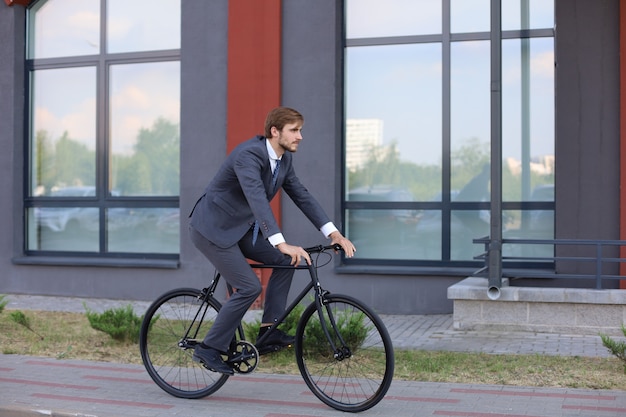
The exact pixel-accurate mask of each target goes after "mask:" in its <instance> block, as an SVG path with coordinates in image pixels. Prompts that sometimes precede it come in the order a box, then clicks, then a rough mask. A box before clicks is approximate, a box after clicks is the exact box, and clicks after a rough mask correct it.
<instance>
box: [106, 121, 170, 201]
mask: <svg viewBox="0 0 626 417" xmlns="http://www.w3.org/2000/svg"><path fill="white" fill-rule="evenodd" d="M134 150H135V152H134V153H133V154H132V155H130V156H124V155H114V156H113V163H112V168H111V171H112V173H111V174H112V178H113V184H112V187H113V188H114V189H116V190H119V191H120V193H121V194H122V195H178V192H179V174H180V161H179V159H180V133H179V126H178V124H174V123H172V122H170V121H168V120H166V119H164V118H161V117H160V118H158V119H157V120H156V121H155V122H154V124H153V125H152V127H151V128H149V129H146V128H142V129H140V130H139V133H138V135H137V143H136V144H135V147H134Z"/></svg>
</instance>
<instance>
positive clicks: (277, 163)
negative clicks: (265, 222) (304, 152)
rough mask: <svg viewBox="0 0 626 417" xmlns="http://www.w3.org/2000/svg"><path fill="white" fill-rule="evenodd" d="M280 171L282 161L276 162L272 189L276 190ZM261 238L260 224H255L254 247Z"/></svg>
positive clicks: (253, 231) (253, 233)
mask: <svg viewBox="0 0 626 417" xmlns="http://www.w3.org/2000/svg"><path fill="white" fill-rule="evenodd" d="M279 170H280V159H277V160H276V167H275V168H274V172H273V173H272V188H273V190H276V180H277V179H278V171H279ZM258 237H259V222H258V221H255V222H254V229H252V246H254V244H255V243H256V240H257V238H258Z"/></svg>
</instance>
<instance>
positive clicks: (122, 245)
mask: <svg viewBox="0 0 626 417" xmlns="http://www.w3.org/2000/svg"><path fill="white" fill-rule="evenodd" d="M5 3H6V7H5V6H3V7H0V35H1V36H2V42H1V43H0V58H1V59H0V92H1V94H0V144H1V145H2V149H3V152H1V153H0V170H1V172H2V175H1V176H0V178H1V179H0V190H1V191H2V194H3V195H4V198H2V199H0V207H1V208H2V210H1V212H2V213H3V214H4V215H3V216H2V218H1V219H0V231H2V233H1V234H0V254H1V255H0V270H1V271H2V272H1V273H0V293H4V294H10V293H25V294H45V295H63V296H78V297H102V298H117V299H138V300H151V299H154V298H155V297H156V296H157V295H159V294H161V293H162V292H164V291H166V290H168V289H171V288H175V287H180V286H192V287H200V286H203V285H204V284H206V283H207V281H208V280H209V279H210V278H211V276H212V274H213V267H212V266H211V265H210V264H209V263H208V261H207V260H206V259H205V258H204V257H203V256H202V255H201V254H200V253H199V252H198V251H197V250H196V249H195V248H194V247H193V245H192V244H191V242H190V241H189V239H188V235H187V221H186V219H187V215H188V213H189V212H190V211H191V209H192V207H193V205H194V203H195V201H196V200H197V198H198V197H199V196H200V195H201V194H202V191H203V189H204V187H205V186H206V185H207V183H208V181H209V180H210V179H211V177H212V176H213V174H214V173H215V172H216V171H217V169H218V168H219V166H220V163H221V161H222V160H223V159H224V157H225V155H226V154H227V153H228V152H229V151H230V150H231V149H232V148H233V147H234V146H236V144H238V143H240V142H242V141H244V140H246V139H248V138H249V137H252V136H253V135H255V134H258V133H262V126H263V120H264V117H265V114H266V112H267V111H268V110H269V109H271V108H272V107H274V106H277V105H286V106H290V107H294V108H296V109H298V110H299V111H301V112H302V113H303V114H304V117H305V120H306V122H305V128H304V141H303V142H302V145H301V146H300V149H299V152H298V153H297V154H296V156H295V160H296V167H297V172H298V174H299V176H300V179H301V180H302V182H303V183H304V184H305V185H306V186H307V188H309V190H310V191H311V192H312V193H313V194H314V195H316V196H317V197H318V199H319V201H320V203H321V204H322V206H323V207H324V208H325V209H326V210H327V212H328V213H329V214H330V215H331V217H332V218H333V219H334V220H335V223H336V224H337V225H339V226H340V227H341V228H342V229H343V230H344V232H345V233H346V234H347V235H348V237H350V238H351V239H352V240H353V241H355V243H356V244H357V251H358V256H357V257H356V258H355V259H350V260H346V259H341V257H337V258H336V259H335V260H334V261H333V262H331V264H330V265H327V266H326V267H325V268H324V269H322V271H323V277H324V278H325V279H324V283H325V284H326V286H327V287H328V289H330V290H331V291H335V292H341V293H347V294H350V295H353V296H355V297H357V298H359V299H362V300H363V301H365V302H366V303H368V304H370V305H372V306H373V307H374V308H375V309H377V310H378V311H379V312H381V313H389V314H437V313H449V312H450V311H451V309H452V303H451V301H450V300H448V299H447V298H446V289H447V288H448V287H449V286H450V285H452V284H454V283H456V282H458V281H459V280H461V279H463V278H465V277H466V276H468V275H470V274H471V273H472V272H474V271H476V270H477V269H478V268H480V266H481V263H480V261H477V260H475V259H474V256H475V255H476V254H477V253H478V252H480V251H481V249H480V247H476V245H473V244H472V239H473V238H478V237H481V236H483V235H486V234H489V231H490V229H489V227H490V215H489V209H490V208H491V205H490V201H489V200H490V198H492V197H491V196H492V195H493V194H490V193H489V181H488V178H487V179H485V175H487V176H488V175H489V174H490V173H491V174H492V175H493V172H494V170H497V171H496V172H500V174H501V178H502V196H501V198H502V204H503V216H502V218H503V220H502V223H503V227H502V228H503V230H502V233H503V234H504V235H506V233H507V232H509V233H511V234H512V235H514V234H515V233H517V236H521V237H537V236H538V237H542V238H567V239H620V238H624V236H626V231H623V230H622V228H623V226H622V225H623V224H624V222H623V221H622V219H623V218H626V215H625V214H624V213H623V210H624V207H625V206H626V204H624V203H623V201H626V200H623V199H624V198H626V197H624V196H626V192H624V191H622V189H623V187H622V183H623V182H624V179H623V177H622V175H624V174H623V173H622V168H621V167H622V162H621V161H622V160H625V159H626V157H624V156H622V149H623V147H622V146H621V141H622V140H624V139H626V133H625V132H623V131H622V130H621V129H622V127H621V124H620V116H621V113H620V112H623V111H624V110H623V108H624V107H625V106H622V105H621V103H623V100H625V98H624V97H626V94H625V93H622V92H621V91H620V85H621V86H623V85H626V83H625V82H623V80H625V79H626V78H623V77H624V76H623V75H622V74H624V73H626V71H625V70H624V69H623V65H621V64H620V52H622V55H624V54H623V51H624V50H625V49H624V48H626V47H625V45H626V42H624V40H623V39H624V35H623V34H622V32H623V29H622V28H624V27H626V25H625V24H624V22H625V21H626V17H624V16H626V5H625V4H624V1H620V0H602V1H597V0H596V1H594V0H575V1H564V0H556V1H554V3H552V2H543V3H542V4H543V6H541V5H537V4H535V3H537V2H529V1H527V0H519V1H515V2H502V3H505V5H502V4H501V3H500V2H498V1H493V0H483V1H476V2H474V3H475V6H473V7H474V8H473V9H472V8H471V7H470V9H469V10H465V9H464V8H463V4H464V3H463V2H458V1H455V0H422V1H408V2H407V1H401V0H397V1H394V2H392V3H389V4H387V3H388V2H385V4H386V6H385V10H373V11H374V12H375V13H372V8H376V7H377V6H376V4H377V2H368V1H365V0H363V1H361V2H359V0H346V1H334V0H323V1H315V2H311V1H306V0H282V1H281V0H268V1H263V2H258V1H254V0H231V1H228V0H212V1H203V0H180V1H179V2H176V1H137V2H133V5H132V7H131V6H130V5H128V4H126V2H123V1H119V0H89V1H84V0H83V1H73V0H38V1H30V2H29V1H10V0H5ZM510 4H514V5H515V7H514V8H513V9H514V10H510V9H509V8H508V7H509V6H510ZM546 4H547V5H548V7H547V8H546V7H545V5H546ZM494 9H501V13H500V14H498V16H501V17H500V18H498V19H495V20H494V19H493V16H492V14H491V10H494ZM389 10H391V11H392V12H393V13H390V15H386V14H385V13H386V12H387V11H389ZM520 10H521V11H520ZM368 12H369V13H368ZM394 13H395V14H394ZM411 13H413V14H411ZM406 16H409V17H406ZM410 16H413V18H410ZM463 16H466V17H465V18H463ZM476 16H478V17H479V18H476ZM510 16H514V20H515V23H511V21H509V20H508V18H509V17H510ZM470 17H471V19H470ZM71 18H74V19H75V20H71V21H70V19H71ZM63 19H67V24H65V23H64V24H61V23H60V22H65V20H63ZM470 21H471V23H472V24H471V25H470V24H469V23H468V22H470ZM433 22H435V24H433ZM477 22H478V23H477ZM520 22H521V23H520ZM431 24H432V26H431ZM497 27H500V28H501V29H502V31H501V32H500V31H494V28H497ZM68 28H69V29H68ZM385 28H387V29H385ZM405 28H406V29H405ZM423 28H425V29H424V30H422V29H423ZM53 29H54V30H53ZM70 29H71V30H70ZM59 30H60V33H59ZM494 33H498V34H500V35H498V36H494ZM500 44H501V45H502V47H501V48H497V47H494V45H500ZM509 50H513V51H515V54H514V56H513V57H509V55H507V53H508V51H509ZM520 51H521V52H520ZM430 56H434V57H435V58H433V59H432V60H429V59H430V58H428V57H430ZM411 59H412V60H411ZM405 60H406V61H405ZM494 62H495V63H500V64H501V65H497V66H496V67H497V68H496V70H494V66H493V63H494ZM390 69H393V71H389V70H390ZM366 70H372V72H371V73H367V72H366ZM376 71H378V72H376ZM415 74H419V76H416V75H415ZM511 78H512V79H515V80H518V79H519V80H521V81H516V83H518V84H515V85H517V86H518V87H519V90H520V91H521V92H520V93H515V94H514V96H515V100H516V105H515V106H513V107H514V108H513V110H511V107H509V106H508V104H507V103H508V102H507V101H506V100H507V98H508V97H509V96H510V94H509V93H508V90H506V87H502V86H503V85H506V82H507V81H508V80H510V79H511ZM524 80H526V81H524ZM546 80H547V81H546ZM620 80H621V81H620ZM433 85H434V86H436V88H435V89H433V90H431V87H432V86H433ZM525 86H526V87H525ZM621 88H624V87H621ZM494 93H495V97H496V101H495V102H497V100H498V99H500V100H501V103H502V105H501V106H500V107H497V108H496V107H494ZM498 93H499V94H500V95H498ZM507 94H509V95H507ZM524 94H527V95H528V96H527V97H526V98H524V97H525V96H524ZM68 103H73V104H72V105H70V104H68ZM72 106H74V107H72ZM368 106H369V107H368ZM377 106H378V107H377ZM394 106H395V107H394ZM494 109H495V110H494ZM386 112H389V113H386ZM511 112H513V113H514V114H515V118H516V119H515V120H518V119H519V121H515V122H511V121H510V120H509V116H510V114H511ZM494 120H495V121H496V122H494ZM79 126H80V127H79ZM428 129H430V130H428ZM500 130H501V131H500ZM129 132H130V133H129ZM407 132H410V133H411V134H413V133H415V132H418V133H419V135H418V134H414V135H413V136H411V135H406V134H407ZM494 132H496V134H495V135H494ZM511 137H514V138H515V139H514V140H513V139H509V138H511ZM494 138H502V139H498V140H501V141H502V143H501V145H502V146H503V147H504V150H503V153H502V157H503V158H502V162H501V163H500V162H499V163H497V164H495V163H494V162H493V161H494V160H493V153H492V152H493V147H492V146H491V144H492V143H493V141H494ZM524 138H527V141H525V139H524ZM526 145H528V146H529V149H530V150H529V149H527V148H525V146H526ZM507 146H512V147H514V148H515V149H516V150H515V151H513V152H512V154H514V155H515V156H511V155H509V154H508V153H507V149H508V148H507ZM518 148H519V151H518ZM537 149H541V151H536V152H535V150H537ZM490 158H491V159H490ZM473 186H480V187H481V188H480V190H481V193H482V194H481V193H477V192H474V191H472V192H471V193H470V190H471V189H472V187H473ZM274 208H275V210H276V213H277V216H278V218H279V219H280V222H281V224H282V227H283V230H284V234H285V235H286V237H287V240H288V241H290V242H292V243H294V244H295V243H297V244H300V245H302V246H312V245H316V244H318V243H322V242H323V237H322V236H321V234H320V233H319V232H318V231H316V230H314V228H313V227H312V226H311V225H310V224H309V223H308V221H307V220H306V218H305V217H304V216H303V215H302V214H301V213H300V212H299V211H298V210H297V208H296V207H295V205H294V204H293V203H292V202H291V201H289V199H288V198H286V197H284V196H283V197H282V198H280V199H279V200H277V201H275V202H274ZM536 219H543V220H542V221H543V222H542V223H531V222H532V221H534V220H536ZM527 223H528V224H534V225H535V226H534V227H527V226H526V224H527ZM625 230H626V229H625ZM522 232H523V233H522ZM520 233H521V234H520ZM536 266H539V267H542V268H545V267H546V265H543V264H542V265H534V264H532V263H527V264H522V265H521V266H520V265H516V267H518V268H521V269H524V268H533V267H536ZM303 279H306V276H304V275H303V276H298V274H296V279H295V280H294V286H293V287H294V290H297V288H298V283H301V282H302V280H303ZM528 282H529V283H533V284H534V282H532V281H528ZM522 283H523V280H522ZM541 285H563V284H562V283H560V284H557V283H554V282H550V281H544V282H542V283H541ZM571 285H578V284H576V283H571ZM607 285H609V286H611V285H613V284H611V283H609V284H607ZM615 285H617V283H615Z"/></svg>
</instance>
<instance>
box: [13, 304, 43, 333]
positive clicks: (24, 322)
mask: <svg viewBox="0 0 626 417" xmlns="http://www.w3.org/2000/svg"><path fill="white" fill-rule="evenodd" d="M9 317H11V320H13V321H14V322H15V323H17V324H19V325H20V326H24V327H25V328H27V329H28V330H30V331H31V332H33V333H35V334H36V335H37V336H39V338H40V339H42V340H43V336H42V335H40V334H39V333H37V332H36V331H35V330H34V329H33V328H32V327H31V322H30V317H28V316H27V315H26V314H24V313H23V312H22V311H20V310H16V311H12V312H11V313H10V314H9Z"/></svg>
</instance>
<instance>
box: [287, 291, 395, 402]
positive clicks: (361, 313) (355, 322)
mask: <svg viewBox="0 0 626 417" xmlns="http://www.w3.org/2000/svg"><path fill="white" fill-rule="evenodd" d="M322 308H323V310H324V319H325V321H326V323H327V326H328V329H329V332H330V333H331V335H332V333H333V329H332V326H331V324H330V321H329V320H328V319H329V312H330V314H331V315H332V317H333V318H334V320H335V322H336V323H337V328H338V329H339V332H340V334H341V339H343V340H344V341H345V342H346V345H347V348H348V349H347V350H346V349H343V350H342V349H339V351H340V352H339V355H338V356H339V357H337V356H336V355H335V353H337V351H334V350H333V348H332V347H331V345H330V343H329V342H328V338H327V337H326V336H325V335H324V332H323V331H322V329H321V325H320V317H319V314H318V311H317V307H316V303H315V302H314V303H312V304H311V305H309V306H308V307H307V308H306V310H305V311H304V313H303V314H302V317H301V319H300V321H299V323H298V328H297V331H296V346H295V349H296V361H297V363H298V369H300V373H301V375H302V377H303V378H304V381H305V382H306V384H307V386H308V387H309V389H310V390H311V391H312V392H313V394H315V396H316V397H317V398H319V399H320V400H321V401H322V402H323V403H325V404H326V405H328V406H330V407H332V408H334V409H337V410H340V411H347V412H360V411H364V410H367V409H369V408H371V407H373V406H374V405H376V404H378V403H379V402H380V401H381V400H382V399H383V398H384V396H385V394H386V393H387V390H388V389H389V386H390V385H391V381H392V379H393V372H394V351H393V345H392V342H391V337H389V333H388V332H387V329H386V328H385V325H384V324H383V322H382V320H381V319H380V317H378V315H377V314H376V313H375V312H374V311H372V310H371V309H370V308H369V307H367V306H365V305H364V304H362V303H361V302H360V301H358V300H356V299H354V298H352V297H349V296H346V295H326V296H325V298H324V301H323V305H322ZM332 340H333V342H334V343H335V344H336V345H337V347H338V348H341V345H342V344H341V342H340V339H339V337H337V336H336V335H334V336H332ZM342 352H343V353H348V354H346V355H345V357H343V358H342V357H341V354H342Z"/></svg>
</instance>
